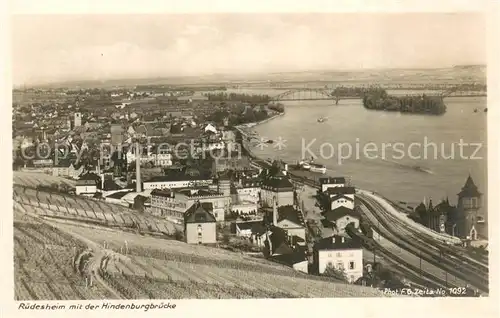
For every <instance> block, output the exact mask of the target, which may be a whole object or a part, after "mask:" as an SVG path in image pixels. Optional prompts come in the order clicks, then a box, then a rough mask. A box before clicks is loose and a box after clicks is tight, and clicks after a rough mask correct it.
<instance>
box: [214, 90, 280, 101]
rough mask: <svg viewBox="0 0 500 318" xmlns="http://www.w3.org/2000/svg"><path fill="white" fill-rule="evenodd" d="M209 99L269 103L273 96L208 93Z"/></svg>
mask: <svg viewBox="0 0 500 318" xmlns="http://www.w3.org/2000/svg"><path fill="white" fill-rule="evenodd" d="M205 96H207V97H208V100H209V101H217V102H220V101H233V102H246V103H266V104H267V103H269V102H270V101H271V97H270V96H269V95H254V94H238V93H229V94H228V93H225V92H219V93H206V94H205Z"/></svg>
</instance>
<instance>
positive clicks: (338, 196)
mask: <svg viewBox="0 0 500 318" xmlns="http://www.w3.org/2000/svg"><path fill="white" fill-rule="evenodd" d="M326 193H327V195H328V197H329V200H330V209H332V210H335V209H336V208H338V207H341V206H343V207H346V208H348V209H354V194H355V189H354V188H352V187H331V188H328V189H327V190H326Z"/></svg>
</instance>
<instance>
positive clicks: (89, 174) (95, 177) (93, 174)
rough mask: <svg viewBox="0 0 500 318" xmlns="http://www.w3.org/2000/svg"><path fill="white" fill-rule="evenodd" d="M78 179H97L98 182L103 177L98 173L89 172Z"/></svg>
mask: <svg viewBox="0 0 500 318" xmlns="http://www.w3.org/2000/svg"><path fill="white" fill-rule="evenodd" d="M78 180H95V181H96V182H97V181H99V180H101V177H99V176H98V175H97V174H95V173H92V172H88V173H86V174H82V175H81V176H80V178H79V179H78Z"/></svg>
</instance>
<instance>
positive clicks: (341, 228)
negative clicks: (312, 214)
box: [321, 206, 361, 235]
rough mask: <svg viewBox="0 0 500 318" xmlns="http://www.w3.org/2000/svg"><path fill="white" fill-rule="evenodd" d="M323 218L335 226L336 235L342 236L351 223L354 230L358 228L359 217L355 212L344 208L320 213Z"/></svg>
mask: <svg viewBox="0 0 500 318" xmlns="http://www.w3.org/2000/svg"><path fill="white" fill-rule="evenodd" d="M321 215H323V217H324V218H325V219H326V220H327V221H328V222H330V223H332V224H335V228H336V230H337V233H338V234H341V235H342V234H344V233H345V228H346V226H347V225H348V224H350V223H353V224H354V228H356V229H357V228H359V222H360V219H361V215H360V214H359V213H358V212H357V210H353V209H349V208H346V207H344V206H340V207H338V208H336V209H334V210H329V211H325V212H323V213H321Z"/></svg>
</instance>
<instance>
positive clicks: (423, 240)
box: [358, 196, 488, 276]
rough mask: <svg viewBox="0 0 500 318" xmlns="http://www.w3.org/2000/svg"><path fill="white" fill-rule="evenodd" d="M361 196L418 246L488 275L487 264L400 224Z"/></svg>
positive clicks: (467, 268) (372, 202)
mask: <svg viewBox="0 0 500 318" xmlns="http://www.w3.org/2000/svg"><path fill="white" fill-rule="evenodd" d="M358 198H359V197H358ZM362 198H364V199H365V200H368V201H370V204H372V206H373V205H374V206H377V207H378V208H379V209H380V210H381V211H383V213H384V215H385V216H386V217H387V219H389V220H390V222H391V224H392V225H394V226H395V227H397V228H398V229H399V233H406V234H407V235H409V236H411V237H412V238H413V240H412V241H411V242H414V241H416V242H418V243H419V245H420V246H423V247H425V248H426V249H427V250H429V251H431V252H432V254H433V256H436V257H437V256H439V257H445V258H446V257H448V258H452V259H454V260H455V261H457V260H458V261H460V263H461V264H462V265H461V269H464V270H471V271H474V272H480V273H482V274H483V275H486V276H487V275H488V265H487V264H485V263H482V262H479V261H477V260H474V259H473V258H470V257H468V256H466V255H464V254H462V253H461V252H459V251H457V250H455V248H454V247H453V246H449V245H448V244H446V243H442V242H440V241H439V240H435V239H433V238H430V237H428V236H427V235H425V233H421V232H419V231H418V230H416V229H415V228H412V227H408V226H405V225H402V224H401V223H400V222H397V221H398V220H397V218H395V217H394V216H393V215H392V214H391V213H389V212H387V211H385V209H384V208H383V207H382V206H380V204H379V203H378V202H376V201H375V200H373V199H371V198H368V197H366V196H362Z"/></svg>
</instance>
